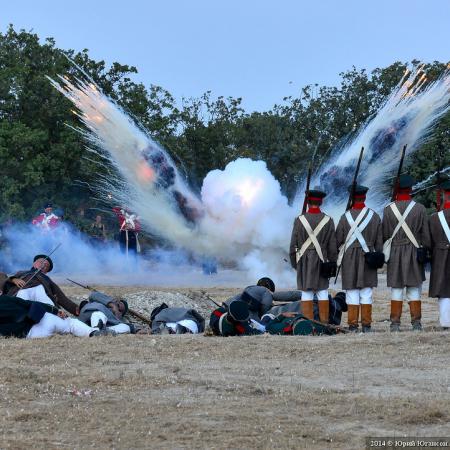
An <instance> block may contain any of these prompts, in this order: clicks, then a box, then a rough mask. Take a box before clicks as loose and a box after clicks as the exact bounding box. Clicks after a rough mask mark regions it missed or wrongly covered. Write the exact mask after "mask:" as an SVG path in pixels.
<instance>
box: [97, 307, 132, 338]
mask: <svg viewBox="0 0 450 450" xmlns="http://www.w3.org/2000/svg"><path fill="white" fill-rule="evenodd" d="M100 320H101V321H102V322H103V323H104V324H105V325H106V323H107V322H108V318H107V317H106V314H105V313H104V312H102V311H94V312H93V313H92V315H91V327H96V326H98V323H99V322H100ZM108 328H109V329H110V330H114V331H115V332H116V333H118V334H125V333H129V332H130V331H131V330H130V327H129V326H128V325H127V324H126V323H118V324H117V325H111V326H109V327H108Z"/></svg>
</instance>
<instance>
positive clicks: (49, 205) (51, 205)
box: [44, 202, 53, 209]
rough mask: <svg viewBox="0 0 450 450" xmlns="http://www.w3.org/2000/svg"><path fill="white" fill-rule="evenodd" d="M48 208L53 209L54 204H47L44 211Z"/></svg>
mask: <svg viewBox="0 0 450 450" xmlns="http://www.w3.org/2000/svg"><path fill="white" fill-rule="evenodd" d="M47 208H53V203H52V202H47V203H46V204H45V205H44V209H47Z"/></svg>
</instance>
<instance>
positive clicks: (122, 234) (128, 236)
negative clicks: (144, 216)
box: [113, 206, 141, 254]
mask: <svg viewBox="0 0 450 450" xmlns="http://www.w3.org/2000/svg"><path fill="white" fill-rule="evenodd" d="M113 212H114V214H115V215H116V216H117V219H118V220H119V227H120V230H119V245H120V248H121V250H122V251H123V252H124V253H126V254H128V252H130V251H131V252H134V253H139V252H140V250H141V249H140V245H139V239H138V232H139V231H141V224H140V222H139V218H138V216H137V215H136V214H132V213H130V212H129V211H127V210H126V209H125V208H121V207H120V206H116V207H114V208H113Z"/></svg>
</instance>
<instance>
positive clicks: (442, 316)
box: [439, 297, 450, 327]
mask: <svg viewBox="0 0 450 450" xmlns="http://www.w3.org/2000/svg"><path fill="white" fill-rule="evenodd" d="M439 323H440V324H441V327H450V298H448V297H442V298H440V299H439Z"/></svg>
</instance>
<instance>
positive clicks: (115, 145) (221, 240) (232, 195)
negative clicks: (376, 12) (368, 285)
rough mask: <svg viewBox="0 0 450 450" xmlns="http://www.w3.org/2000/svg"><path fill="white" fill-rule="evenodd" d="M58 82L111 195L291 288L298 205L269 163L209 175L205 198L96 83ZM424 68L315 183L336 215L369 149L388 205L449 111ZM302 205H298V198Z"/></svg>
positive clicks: (441, 83)
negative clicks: (399, 174) (391, 186)
mask: <svg viewBox="0 0 450 450" xmlns="http://www.w3.org/2000/svg"><path fill="white" fill-rule="evenodd" d="M51 82H52V84H53V85H54V87H55V88H56V89H58V90H59V91H60V92H61V93H62V94H64V95H65V96H66V97H67V98H68V99H70V100H71V101H72V102H73V104H74V105H75V106H76V108H77V111H76V114H77V115H78V116H79V117H80V120H81V122H82V123H83V124H84V128H83V129H80V130H79V131H80V132H81V133H82V134H83V135H84V136H85V138H86V139H87V141H88V143H90V145H91V147H92V150H93V151H96V152H99V153H100V154H102V155H103V156H104V157H105V158H107V159H108V160H109V161H110V162H111V163H112V164H113V165H114V167H115V169H116V170H117V173H118V174H119V175H120V176H117V177H113V179H107V178H106V177H105V178H104V179H103V182H102V183H101V185H100V186H99V192H100V193H101V194H102V195H106V194H108V195H110V196H111V197H112V199H113V200H114V201H115V202H116V203H117V204H119V205H126V207H127V208H128V209H130V210H132V211H134V212H136V213H137V214H139V216H140V217H141V221H142V224H143V227H144V228H145V229H147V230H149V231H151V232H152V233H155V234H157V235H158V236H161V237H163V238H165V239H167V240H168V241H170V242H171V243H172V244H173V245H175V246H176V247H178V248H184V249H187V250H189V251H191V252H193V253H196V254H198V255H205V256H207V257H215V258H217V259H218V260H219V261H221V262H223V263H224V264H228V263H230V262H231V263H233V264H234V265H235V266H236V267H238V268H241V269H244V270H246V271H247V272H248V274H249V277H251V278H252V279H253V280H255V279H256V278H258V277H260V276H270V277H272V278H274V279H275V281H276V283H277V284H278V285H280V284H281V285H285V286H292V285H294V284H295V274H294V272H293V271H292V270H291V269H290V267H289V265H288V263H287V262H286V261H285V260H286V258H287V250H288V245H289V238H290V232H291V227H292V223H293V219H294V217H295V215H296V214H297V213H298V206H295V207H290V206H289V205H288V202H287V199H286V198H285V197H284V196H283V195H282V194H281V190H280V185H279V183H278V182H277V180H275V179H274V177H273V176H272V174H271V173H270V172H269V171H268V170H267V167H266V164H265V163H264V162H262V161H251V160H249V159H238V160H237V161H234V162H232V163H230V164H228V165H227V167H226V168H225V169H224V170H223V171H220V170H214V171H212V172H210V173H209V174H208V175H207V176H206V178H205V180H204V183H203V187H202V190H201V198H200V197H199V196H197V195H196V194H194V193H193V192H192V191H191V190H190V189H189V187H188V185H187V183H186V182H185V180H184V179H183V177H182V176H181V175H180V173H179V172H178V171H177V169H176V167H175V164H174V163H173V161H172V159H171V158H170V157H169V155H168V154H167V152H165V151H164V149H162V148H161V147H160V146H159V145H158V144H157V143H156V142H154V141H153V139H152V138H151V137H150V136H149V135H148V134H147V133H145V132H144V131H143V130H142V129H141V128H139V127H138V126H137V125H136V124H135V123H134V122H133V121H132V120H131V119H130V118H129V116H128V115H127V114H126V113H125V112H124V111H123V110H122V109H121V108H120V107H119V106H118V105H117V104H115V103H114V102H113V101H112V100H111V99H109V98H107V97H106V96H105V95H104V94H103V93H102V92H101V91H100V89H99V88H98V87H97V86H95V85H94V84H93V83H92V82H84V81H82V80H76V81H75V82H71V81H69V80H68V79H67V78H64V77H61V78H60V81H59V82H56V81H54V80H51ZM424 82H425V78H424V76H423V74H422V72H421V69H418V70H416V71H415V72H413V73H412V74H411V75H410V76H409V78H408V79H407V80H406V81H405V82H403V81H402V82H401V83H400V84H399V85H398V86H397V88H396V89H395V90H394V91H393V93H392V94H391V95H390V97H389V98H388V99H387V100H386V102H385V103H384V105H383V106H382V107H381V108H380V109H379V111H378V112H377V114H376V115H375V116H374V117H373V118H372V119H371V120H369V121H368V122H367V123H366V124H365V125H364V127H363V128H362V129H361V131H360V132H358V133H357V134H356V136H355V137H354V139H353V140H352V141H351V142H350V143H349V144H347V145H345V147H344V148H342V149H337V150H336V151H335V152H333V154H334V156H333V157H332V158H331V159H330V160H329V161H327V162H326V164H325V165H324V166H323V168H321V169H320V171H319V172H318V173H317V174H316V176H315V177H314V180H313V186H314V185H315V184H321V185H323V187H324V188H325V189H326V190H327V191H328V192H331V193H332V194H331V195H330V196H329V197H330V201H329V202H328V207H329V209H328V211H330V212H331V214H332V215H333V216H334V218H335V219H336V218H337V217H339V215H340V214H342V212H343V209H344V207H345V202H346V197H347V193H346V190H345V187H346V186H347V185H348V184H349V183H350V181H351V178H352V173H353V166H354V165H355V164H356V159H357V156H358V154H359V149H360V147H361V146H362V145H364V146H365V148H366V153H365V158H364V162H363V165H362V169H361V176H360V180H364V184H367V185H368V186H369V187H370V188H371V191H370V197H369V204H370V206H375V207H376V208H377V209H379V208H380V206H381V204H382V203H383V202H384V201H385V199H386V194H385V193H383V191H382V188H381V187H382V185H383V183H384V177H385V176H387V175H389V174H392V172H393V171H394V170H395V167H396V166H397V162H398V155H399V152H400V148H401V146H402V145H403V144H404V143H408V152H407V155H408V156H409V155H411V154H412V153H413V152H414V151H415V150H417V148H419V146H420V144H421V143H423V141H424V139H425V138H426V137H427V136H428V135H429V133H430V130H431V127H432V126H433V125H434V123H435V122H436V121H437V120H438V119H439V118H440V117H441V116H442V115H443V114H444V113H445V112H446V111H447V110H448V107H449V97H450V94H449V84H450V76H449V74H448V72H447V73H445V74H444V75H443V76H442V77H441V78H440V79H439V80H437V81H435V82H434V83H431V84H429V85H428V86H427V87H426V88H423V83H424ZM294 203H295V205H297V203H299V202H298V201H296V202H294Z"/></svg>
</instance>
